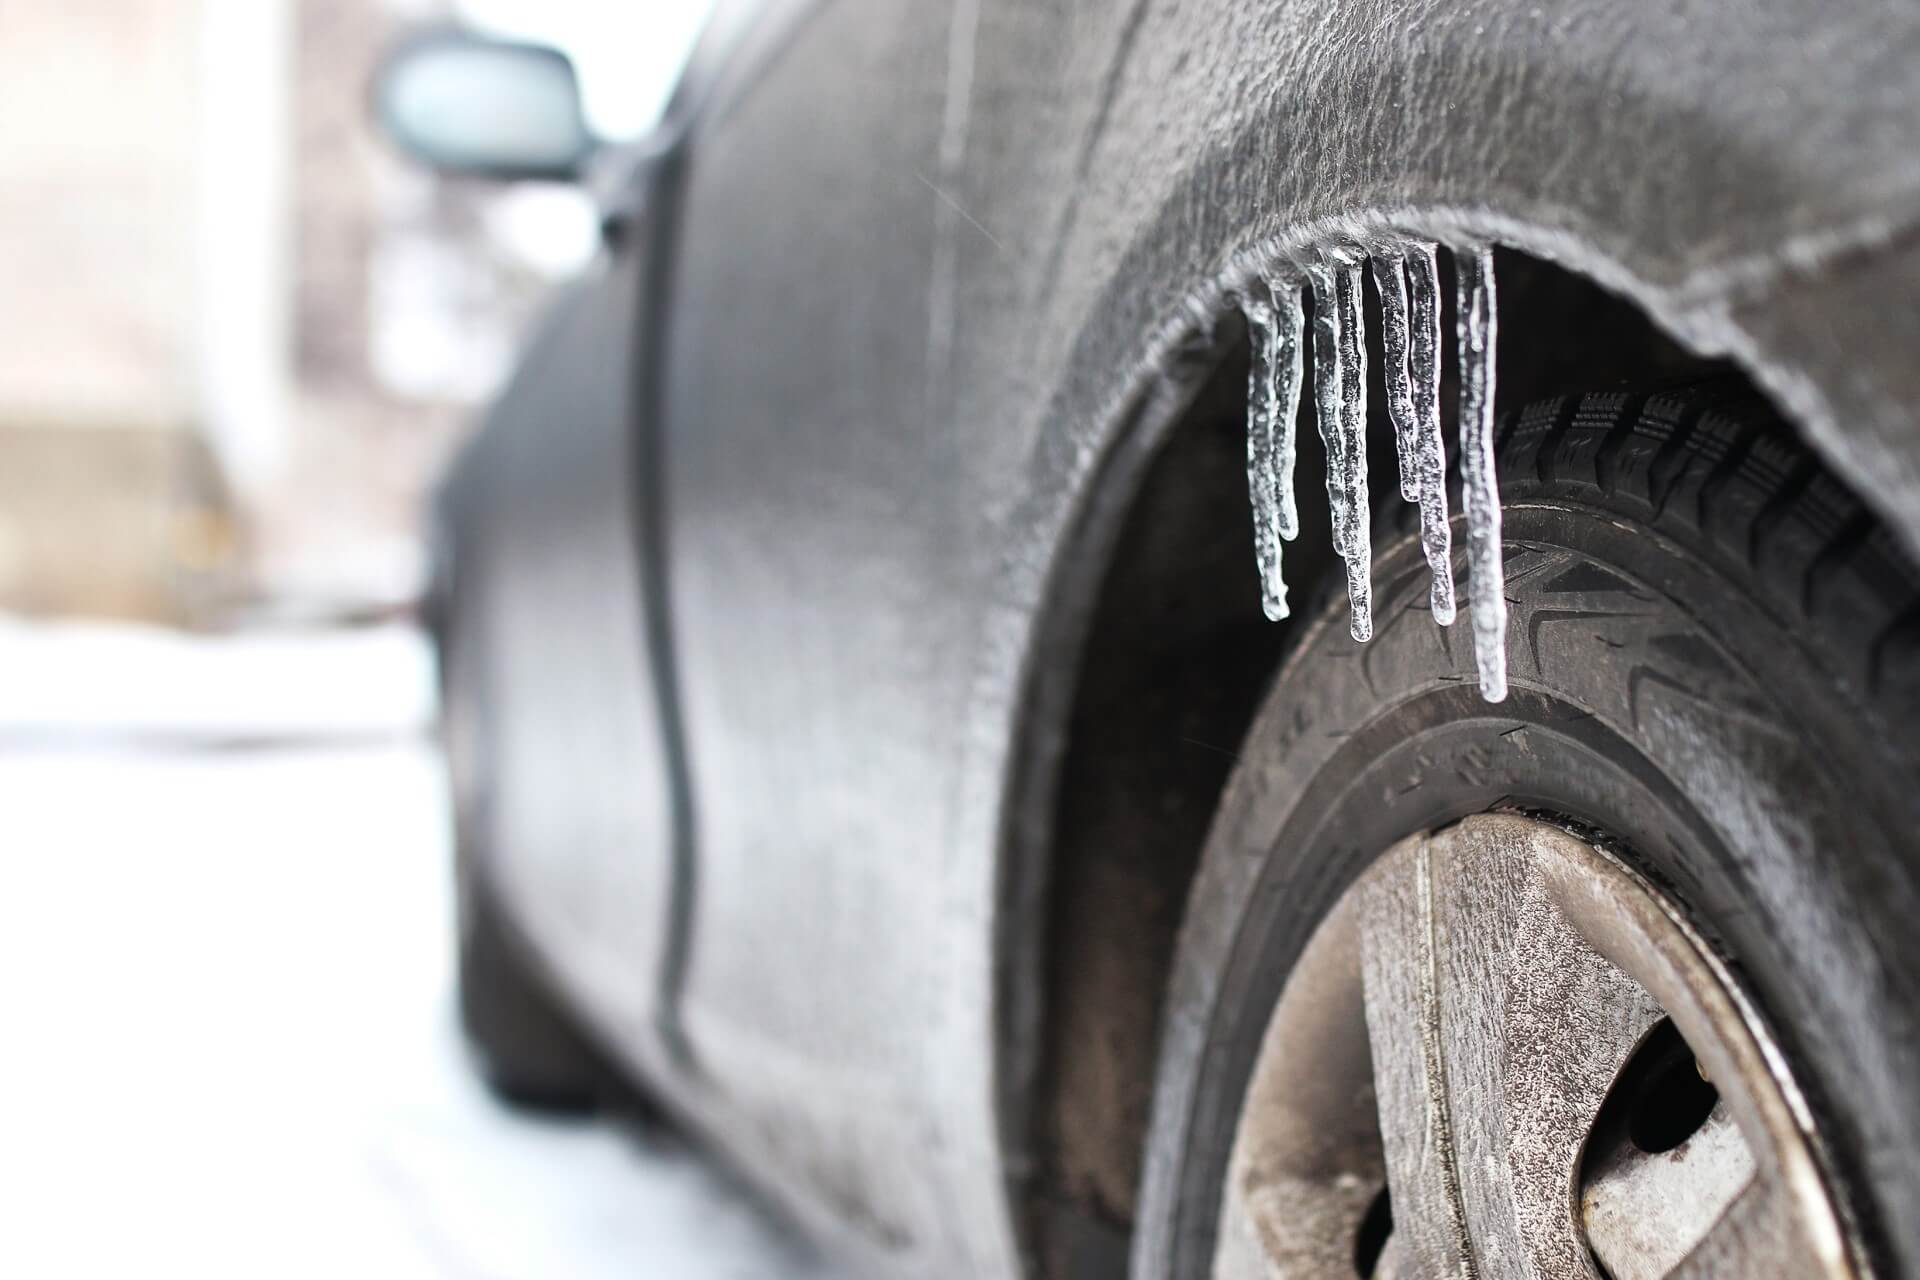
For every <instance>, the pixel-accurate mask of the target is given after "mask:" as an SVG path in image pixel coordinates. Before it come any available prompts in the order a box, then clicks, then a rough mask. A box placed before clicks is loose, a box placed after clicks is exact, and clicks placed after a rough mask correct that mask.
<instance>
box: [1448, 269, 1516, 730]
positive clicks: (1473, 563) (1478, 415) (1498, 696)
mask: <svg viewBox="0 0 1920 1280" xmlns="http://www.w3.org/2000/svg"><path fill="white" fill-rule="evenodd" d="M1454 280H1455V286H1456V294H1457V298H1458V303H1459V306H1458V314H1457V316H1456V324H1455V328H1456V330H1457V335H1458V338H1459V349H1460V480H1461V489H1462V493H1463V501H1464V505H1465V507H1466V511H1467V603H1468V608H1469V610H1470V612H1471V613H1472V617H1473V653H1474V660H1475V662H1476V663H1477V664H1478V666H1479V669H1480V696H1481V697H1483V698H1485V699H1486V700H1487V701H1488V702H1499V701H1501V700H1503V699H1504V698H1505V697H1506V696H1507V597H1506V571H1505V569H1504V567H1503V566H1502V564H1501V545H1500V489H1499V482H1498V479H1497V478H1496V476H1495V474H1494V457H1493V388H1494V370H1493V365H1494V347H1495V344H1496V341H1497V338H1498V334H1499V311H1498V303H1497V300H1496V297H1495V294H1494V284H1493V250H1492V249H1491V248H1489V247H1487V246H1485V245H1469V246H1464V247H1462V248H1460V249H1458V250H1456V251H1455V253H1454Z"/></svg>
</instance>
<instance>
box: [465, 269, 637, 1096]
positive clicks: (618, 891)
mask: <svg viewBox="0 0 1920 1280" xmlns="http://www.w3.org/2000/svg"><path fill="white" fill-rule="evenodd" d="M645 270H646V263H645V262H644V260H643V258H642V255H641V254H639V253H637V252H635V251H634V250H633V249H631V248H617V249H616V250H614V251H613V252H611V253H610V254H608V255H606V256H605V257H604V258H603V259H602V260H601V261H600V262H599V263H597V264H596V265H595V266H594V267H593V268H592V269H591V270H590V271H589V273H588V276H587V278H586V279H585V280H583V281H581V282H579V283H578V284H576V285H575V286H573V287H571V288H569V289H568V290H567V291H565V292H564V293H563V294H562V295H561V297H560V298H559V299H558V300H557V301H556V302H555V304H554V305H553V307H552V309H551V312H550V314H549V315H548V316H547V317H546V319H545V322H544V323H543V324H542V326H541V329H540V332H539V333H538V335H537V337H536V339H535V341H534V343H533V345H532V347H531V349H530V350H529V352H528V354H527V357H526V359H525V360H524V361H523V363H522V365H521V368H520V370H519V372H518V373H517V374H516V376H515V378H514V380H513V381H512V383H511V384H510V385H509V386H508V388H507V389H506V392H505V393H504V395H503V396H502V397H501V399H500V401H499V402H498V403H497V404H496V405H495V406H494V408H493V409H492V411H491V412H490V414H489V416H488V419H487V421H486V423H485V425H484V427H483V429H482V431H481V433H480V435H479V436H478V438H477V439H476V440H475V441H474V442H473V443H472V444H471V445H470V446H469V448H468V450H467V453H466V455H465V456H464V457H463V458H462V459H461V461H460V463H459V465H458V468H457V470H456V472H455V474H454V479H453V482H452V483H451V484H450V486H449V488H448V490H447V493H446V496H445V498H444V500H443V504H442V509H443V513H444V515H443V520H444V522H445V523H446V524H447V526H448V529H447V532H446V533H445V534H443V536H444V537H446V538H448V540H449V542H450V547H451V553H450V556H449V557H448V559H449V564H448V569H449V570H450V578H451V581H450V584H449V585H450V588H451V589H450V591H448V593H447V594H448V600H447V605H446V607H447V608H448V609H449V611H450V614H449V618H448V625H449V626H450V627H451V628H453V629H454V630H455V632H456V634H455V636H454V639H453V643H454V644H455V645H459V646H471V652H472V654H473V661H472V662H471V663H470V664H468V668H467V669H468V670H471V671H473V672H474V673H475V674H474V677H473V679H472V681H471V683H470V685H469V686H468V687H466V688H454V689H450V691H449V696H452V697H467V698H470V699H472V700H474V702H475V704H476V706H475V708H474V710H475V711H476V712H477V715H476V716H475V717H474V718H475V719H476V720H477V722H478V724H479V725H480V726H482V728H481V733H482V734H483V735H484V744H483V745H484V754H483V756H482V763H481V765H480V767H479V769H478V770H477V775H478V776H477V777H476V779H475V782H476V785H477V788H478V789H479V790H480V791H481V793H482V795H481V802H480V803H479V804H478V805H477V806H475V814H476V816H477V818H478V820H479V821H480V822H481V823H482V824H483V830H482V831H481V832H480V833H479V836H478V839H477V841H476V845H477V847H476V848H474V849H472V850H470V851H469V852H470V854H471V855H473V856H475V857H476V858H477V859H478V868H477V869H478V870H479V872H480V874H482V875H484V876H485V877H486V878H487V880H488V882H489V885H490V887H491V888H492V890H493V891H494V892H495V893H496V894H497V895H498V896H499V897H500V898H501V899H502V900H504V901H505V902H507V903H509V904H510V906H511V909H512V911H513V915H514V918H515V922H516V924H517V925H518V926H519V931H520V932H521V933H522V934H523V935H524V936H525V937H526V939H527V941H528V942H529V944H530V945H531V947H532V948H533V950H534V951H535V952H536V957H535V958H536V960H537V961H538V962H539V963H540V964H541V965H542V966H543V967H545V968H546V969H548V970H550V971H551V972H552V974H553V975H554V977H555V978H556V979H558V981H559V983H560V985H561V986H562V987H563V988H564V989H565V990H566V992H567V993H568V995H569V997H571V999H572V1000H573V1001H574V1002H575V1003H576V1004H578V1005H579V1006H580V1009H581V1011H582V1012H583V1013H585V1014H586V1015H587V1016H588V1018H589V1020H590V1022H591V1023H592V1024H593V1025H594V1026H595V1027H596V1029H597V1030H599V1031H600V1032H601V1034H602V1038H603V1039H604V1040H606V1041H607V1042H608V1043H609V1045H610V1046H611V1047H613V1048H615V1049H616V1050H617V1051H618V1052H619V1053H620V1054H621V1056H623V1057H624V1058H626V1059H627V1060H628V1061H629V1062H631V1063H634V1064H636V1065H638V1066H640V1067H641V1068H642V1069H643V1070H646V1071H648V1072H649V1073H652V1072H654V1071H657V1070H660V1069H661V1068H662V1066H663V1063H664V1057H665V1051H664V1049H663V1046H662V1044H661V1037H660V1035H659V1031H658V1026H657V1017H658V1014H659V1011H660V1001H659V997H658V986H659V975H660V973H661V971H662V967H663V964H664V962H665V956H666V954H667V950H668V948H669V945H670V939H671V936H672V931H671V928H670V921H671V915H672V894H673V881H674V867H673V858H672V850H673V836H672V829H671V819H672V812H671V806H670V794H669V777H670V775H669V771H668V767H667V754H666V746H665V742H664V739H663V737H662V732H661V717H660V714H659V701H658V699H657V698H656V696H655V692H654V685H653V678H652V674H651V671H650V668H649V656H650V645H649V637H648V634H647V629H646V626H645V608H644V604H643V599H642V582H643V575H642V572H641V566H640V561H639V546H640V542H639V536H638V533H637V529H638V526H637V523H636V515H637V513H636V508H635V503H636V501H637V500H638V498H637V494H638V486H637V484H636V457H637V456H636V436H635V421H634V400H633V395H634V387H635V376H634V368H635V366H634V359H635V353H636V350H637V346H638V344H637V329H636V326H637V323H638V319H639V316H640V314H641V312H640V307H641V300H642V285H643V283H644V273H645Z"/></svg>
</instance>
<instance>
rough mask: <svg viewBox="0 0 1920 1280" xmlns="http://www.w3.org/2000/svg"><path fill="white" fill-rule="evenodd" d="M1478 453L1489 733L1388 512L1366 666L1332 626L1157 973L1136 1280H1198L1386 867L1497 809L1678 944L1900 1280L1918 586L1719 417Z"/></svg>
mask: <svg viewBox="0 0 1920 1280" xmlns="http://www.w3.org/2000/svg"><path fill="white" fill-rule="evenodd" d="M1497 448H1498V456H1499V462H1500V473H1501V489H1502V498H1503V506H1504V511H1505V524H1504V541H1505V546H1506V564H1507V596H1508V599H1509V601H1510V602H1511V603H1510V608H1511V623H1510V627H1509V631H1508V640H1507V651H1508V661H1509V667H1510V672H1511V679H1512V689H1511V692H1510V694H1509V696H1508V698H1507V700H1506V701H1505V702H1504V703H1501V704H1499V705H1488V704H1486V703H1484V702H1482V701H1481V700H1480V697H1479V693H1478V690H1477V687H1476V685H1475V683H1474V677H1473V671H1474V667H1473V657H1472V653H1471V645H1472V640H1471V632H1470V630H1469V627H1468V625H1467V620H1466V610H1465V599H1466V592H1465V589H1464V581H1463V583H1462V590H1461V593H1460V594H1461V601H1462V607H1461V617H1460V619H1459V621H1458V622H1456V623H1455V625H1454V626H1453V627H1451V628H1450V629H1441V628H1437V627H1435V626H1434V625H1433V620H1432V617H1431V615H1430V614H1429V612H1428V606H1427V582H1428V579H1427V575H1426V573H1425V571H1424V565H1423V564H1422V561H1421V557H1420V554H1419V548H1418V545H1417V540H1416V539H1415V538H1414V537H1413V530H1412V529H1411V527H1410V522H1409V521H1408V520H1407V519H1406V518H1405V517H1406V516H1407V515H1408V514H1409V513H1410V512H1411V511H1412V509H1411V508H1408V507H1404V506H1403V504H1400V503H1399V502H1398V501H1397V500H1396V501H1394V502H1393V504H1392V506H1393V507H1394V508H1395V509H1396V513H1397V514H1398V516H1399V517H1400V518H1399V519H1398V521H1397V530H1396V531H1395V532H1393V533H1391V534H1390V535H1389V536H1387V537H1385V538H1383V539H1382V540H1381V541H1380V543H1379V544H1378V545H1379V547H1380V549H1379V550H1378V552H1377V554H1376V556H1375V561H1374V582H1375V609H1376V615H1375V617H1376V622H1375V638H1374V639H1373V641H1372V642H1371V643H1370V644H1367V645H1364V646H1363V645H1358V644H1355V643H1354V642H1353V641H1352V640H1351V639H1350V638H1349V636H1348V634H1347V606H1346V601H1345V599H1344V596H1343V597H1342V598H1341V599H1339V600H1338V601H1328V602H1327V604H1326V606H1325V607H1323V608H1322V609H1320V610H1319V611H1318V612H1317V614H1316V615H1315V616H1314V617H1312V618H1310V619H1308V620H1306V621H1305V623H1304V626H1303V631H1302V633H1301V635H1300V637H1299V639H1298V641H1297V644H1296V647H1295V649H1294V651H1293V653H1292V655H1291V656H1290V658H1289V660H1288V661H1287V663H1286V665H1285V666H1284V668H1283V670H1282V672H1281V674H1280V676H1279V678H1278V679H1277V680H1276V681H1275V684H1274V687H1273V689H1272V690H1271V691H1270V693H1269V695H1268V697H1267V699H1266V701H1265V704H1264V705H1263V706H1262V708H1261V710H1260V711H1259V713H1258V715H1257V716H1256V718H1255V720H1254V723H1253V726H1252V728H1251V729H1250V731H1249V733H1248V737H1247V741H1246V743H1245V746H1244V749H1243V753H1242V758H1241V763H1240V765H1239V768H1238V769H1237V771H1236V773H1235V775H1234V777H1233V779H1232V780H1231V781H1230V783H1229V784H1228V787H1227V791H1226V794H1225V796H1224V798H1223V801H1222V804H1221V808H1220V811H1219V813H1218V815H1217V817H1216V819H1215V824H1214V827H1213V830H1212V833H1211V835H1210V837H1209V841H1208V846H1207V849H1206V851H1205V854H1204V856H1203V858H1202V861H1201V866H1200V870H1199V872H1198V874H1197V876H1196V879H1195V884H1194V888H1193V891H1192V895H1191V898H1190V900H1189V905H1188V910H1187V916H1186V919H1185V924H1184V926H1183V933H1182V937H1181V941H1180V945H1179V950H1178V954H1177V957H1176V960H1175V964H1174V972H1173V977H1172V979H1171V983H1170V989H1169V996H1168V1000H1167V1004H1166V1008H1167V1009H1168V1010H1169V1013H1168V1014H1167V1016H1166V1018H1165V1022H1164V1025H1163V1028H1162V1042H1161V1051H1160V1061H1159V1065H1158V1070H1157V1075H1156V1080H1155V1098H1154V1113H1153V1118H1152V1122H1151V1126H1150V1130H1149V1137H1148V1150H1147V1154H1146V1163H1145V1172H1144V1174H1143V1185H1142V1191H1141V1211H1140V1217H1139V1220H1138V1224H1137V1227H1136V1233H1135V1240H1134V1253H1133V1260H1134V1268H1133V1269H1134V1273H1135V1274H1136V1275H1140V1276H1153V1277H1164V1276H1178V1277H1192V1276H1204V1275H1206V1274H1207V1273H1208V1271H1209V1268H1210V1265H1211V1254H1212V1249H1213V1240H1214V1234H1215V1229H1216V1218H1217V1216H1218V1212H1219V1204H1220V1192H1221V1183H1222V1180H1223V1177H1224V1170H1225V1168H1226V1163H1227V1157H1228V1153H1229V1149H1230V1146H1231V1143H1232V1140H1233V1131H1234V1125H1235V1123H1236V1120H1237V1117H1238V1112H1239V1108H1240V1103H1241V1098H1242V1095H1243V1094H1244V1091H1245V1088H1246V1083H1247V1079H1248V1076H1249V1073H1250V1071H1251V1069H1252V1064H1253V1061H1254V1056H1255V1053H1256V1051H1257V1049H1258V1047H1259V1042H1260V1038H1261V1036H1262V1034H1263V1032H1264V1030H1265V1028H1266V1023H1267V1020H1268V1017H1269V1016H1270V1014H1271V1012H1272V1010H1273V1007H1274V1004H1275V1002H1276V1000H1277V999H1278V997H1279V994H1280V990H1281V987H1282V985H1283V984H1284V982H1285V981H1286V977H1287V973H1288V971H1289V969H1290V968H1291V967H1292V965H1293V963H1294V961H1295V959H1296V958H1297V956H1298V955H1299V953H1300V950H1301V948H1302V947H1303V946H1304V945H1305V942H1306V940H1307V938H1308V936H1309V935H1310V934H1311V932H1312V930H1313V928H1314V927H1315V925H1316V924H1317V923H1318V921H1319V920H1320V919H1321V918H1322V916H1323V915H1324V913H1325V912H1326V911H1327V910H1328V909H1329V907H1330V906H1331V905H1332V903H1333V902H1334V901H1335V900H1336V899H1337V898H1338V896H1339V895H1340V893H1341V891H1342V890H1343V889H1344V888H1345V887H1346V886H1347V885H1348V884H1350V883H1351V882H1352V880H1353V879H1354V877H1355V876H1356V875H1358V873H1359V872H1360V871H1361V870H1362V868H1364V867H1365V866H1366V865H1367V863H1368V862H1369V861H1370V860H1371V859H1372V858H1374V857H1375V856H1376V855H1377V854H1379V853H1380V852H1381V851H1383V850H1384V849H1386V848H1387V847H1388V845H1390V844H1391V843H1392V842H1393V841H1394V840H1396V839H1398V838H1400V837H1402V836H1404V835H1407V834H1409V833H1411V832H1415V831H1419V830H1423V829H1428V828H1431V827H1434V826H1437V825H1441V824H1445V823H1447V822H1449V821H1452V820H1454V819H1457V818H1460V817H1462V816H1464V815H1466V814H1469V813H1474V812H1480V811H1484V810H1489V809H1496V808H1503V807H1509V808H1516V809H1523V810H1535V811H1544V812H1548V813H1552V814H1555V815H1560V816H1563V817H1565V818H1569V819H1572V820H1574V821H1576V822H1578V823H1581V824H1585V825H1587V826H1589V827H1591V828H1594V829H1597V830H1598V831H1599V832H1601V833H1604V834H1605V835H1606V836H1607V837H1609V838H1610V839H1611V840H1612V841H1614V842H1615V843H1616V847H1617V848H1618V849H1619V851H1620V852H1621V853H1622V854H1623V855H1624V856H1626V857H1628V858H1629V859H1630V860H1631V861H1633V862H1634V863H1636V864H1637V865H1638V866H1639V867H1640V868H1641V869H1642V870H1643V871H1645V872H1646V873H1647V874H1649V875H1650V876H1651V877H1653V878H1654V879H1655V880H1656V881H1657V882H1658V883H1660V884H1662V885H1663V886H1665V887H1666V889H1667V890H1668V891H1669V892H1670V893H1671V894H1672V895H1673V896H1674V897H1675V898H1676V899H1678V900H1679V902H1680V903H1682V904H1683V906H1684V907H1685V908H1686V909H1688V910H1689V912H1690V913H1691V914H1692V916H1693V917H1694V919H1695V922H1696V923H1697V924H1698V925H1700V926H1701V928H1702V930H1703V932H1704V933H1705V934H1706V935H1707V937H1708V938H1709V939H1710V941H1711V942H1712V944H1713V945H1714V946H1716V947H1717V948H1719V949H1720V950H1721V951H1722V953H1723V954H1724V955H1725V956H1726V957H1727V959H1728V960H1729V961H1730V962H1731V963H1732V964H1733V966H1734V967H1735V969H1736V971H1737V972H1738V973H1739V974H1740V975H1741V977H1742V978H1743V979H1744V981H1745V982H1746V983H1747V984H1748V987H1749V989H1750V990H1751V991H1752V992H1753V993H1754V994H1755V995H1756V996H1757V997H1758V1000H1759V1003H1760V1006H1761V1008H1762V1011H1763V1014H1764V1016H1765V1017H1766V1018H1767V1019H1768V1021H1769V1024H1770V1026H1771V1028H1772V1030H1773V1032H1774V1034H1775V1035H1776V1037H1777V1038H1778V1040H1779V1042H1780V1043H1781V1045H1782V1047H1783V1049H1784V1051H1785V1052H1786V1054H1787V1056H1788V1058H1789V1060H1790V1062H1791V1063H1792V1065H1793V1068H1794V1071H1795V1073H1796V1076H1797V1078H1798V1080H1799V1082H1800V1084H1801V1085H1802V1086H1803V1087H1804V1088H1805V1089H1806V1090H1807V1092H1808V1094H1809V1102H1810V1104H1811V1106H1812V1108H1813V1110H1814V1113H1815V1116H1816V1119H1817V1122H1818V1127H1819V1129H1820V1131H1821V1133H1822V1135H1823V1147H1824V1151H1825V1155H1826V1157H1827V1159H1828V1161H1829V1162H1830V1172H1831V1174H1832V1175H1833V1178H1834V1181H1835V1183H1836V1185H1837V1186H1838V1187H1839V1188H1840V1190H1841V1193H1842V1195H1841V1198H1842V1200H1843V1202H1844V1203H1845V1205H1846V1206H1847V1207H1848V1209H1849V1210H1850V1212H1851V1213H1852V1215H1853V1216H1854V1218H1855V1219H1856V1223H1857V1227H1858V1230H1859V1232H1860V1234H1861V1236H1862V1238H1863V1239H1864V1240H1865V1241H1866V1243H1867V1247H1868V1250H1869V1253H1870V1255H1871V1256H1872V1257H1873V1259H1874V1261H1875V1264H1876V1267H1877V1269H1878V1270H1879V1272H1880V1274H1882V1275H1883V1276H1889V1275H1890V1276H1920V945H1916V942H1915V929H1916V922H1920V768H1916V766H1917V765H1920V660H1916V644H1915V637H1916V630H1917V628H1916V619H1920V608H1917V606H1920V588H1917V587H1916V575H1915V573H1914V571H1913V569H1912V567H1911V566H1910V565H1909V564H1908V563H1907V562H1906V561H1905V560H1904V559H1903V558H1902V557H1901V555H1900V554H1899V553H1898V551H1897V549H1896V548H1895V546H1894V544H1893V543H1892V540H1891V539H1890V537H1888V536H1887V535H1886V534H1885V533H1884V532H1883V531H1882V530H1881V529H1880V528H1879V527H1878V526H1877V525H1876V523H1875V522H1874V521H1873V520H1872V519H1871V518H1870V517H1869V516H1868V515H1867V513H1866V512H1864V511H1863V510H1862V509H1861V507H1860V506H1859V504H1858V503H1857V502H1856V501H1855V500H1854V499H1853V498H1852V497H1851V496H1850V495H1849V494H1848V493H1847V492H1846V491H1845V490H1844V489H1843V488H1842V487H1841V486H1840V485H1839V484H1838V483H1836V482H1835V481H1834V480H1833V479H1832V478H1831V477H1829V476H1828V475H1827V474H1826V473H1825V472H1824V471H1823V470H1822V469H1821V468H1820V467H1819V466H1818V465H1817V464H1816V463H1815V462H1814V461H1813V459H1811V458H1810V457H1809V456H1808V454H1807V453H1806V452H1805V451H1804V449H1803V448H1802V447H1801V446H1800V445H1799V444H1798V443H1797V441H1796V440H1795V438H1794V436H1793V433H1792V431H1791V430H1790V428H1788V427H1787V426H1785V425H1784V424H1782V423H1780V422H1779V421H1778V420H1777V419H1776V418H1775V417H1774V416H1773V414H1772V413H1771V411H1770V410H1769V409H1768V408H1766V407H1765V406H1764V405H1762V404H1760V403H1757V402H1755V401H1754V400H1752V399H1751V397H1750V396H1749V395H1747V394H1746V393H1744V392H1740V391H1737V390H1734V389H1731V388H1728V387H1725V386H1711V385H1710V386H1707V387H1701V388H1694V389H1690V390H1687V391H1684V392H1678V393H1668V394H1660V395H1654V396H1628V395H1618V394H1604V395H1589V396H1585V397H1574V398H1569V399H1566V400H1563V401H1556V402H1552V403H1548V404H1543V405H1538V406H1534V407H1533V408H1531V409H1528V410H1526V411H1524V412H1523V413H1521V414H1519V415H1518V416H1517V417H1512V418H1509V419H1507V420H1506V421H1505V422H1503V424H1502V426H1501V430H1500V434H1499V437H1498V440H1497ZM1453 509H1454V510H1455V511H1458V510H1459V506H1458V502H1457V493H1456V502H1455V504H1454V508H1453ZM1454 539H1455V547H1456V549H1458V548H1460V547H1461V546H1462V545H1463V544H1464V528H1463V526H1462V522H1461V521H1460V520H1458V519H1456V521H1455V532H1454ZM1456 572H1457V573H1460V574H1464V568H1463V566H1462V565H1461V562H1460V559H1459V558H1458V557H1456Z"/></svg>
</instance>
